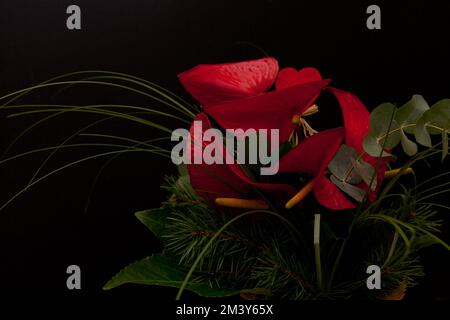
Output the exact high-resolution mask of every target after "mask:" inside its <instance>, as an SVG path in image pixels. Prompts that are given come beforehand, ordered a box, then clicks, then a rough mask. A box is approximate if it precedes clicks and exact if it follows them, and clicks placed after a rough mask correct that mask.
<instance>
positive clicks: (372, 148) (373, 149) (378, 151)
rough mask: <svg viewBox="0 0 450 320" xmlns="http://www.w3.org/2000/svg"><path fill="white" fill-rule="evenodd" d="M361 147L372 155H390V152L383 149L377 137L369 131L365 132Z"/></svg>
mask: <svg viewBox="0 0 450 320" xmlns="http://www.w3.org/2000/svg"><path fill="white" fill-rule="evenodd" d="M363 148H364V151H366V152H367V153H368V154H369V155H371V156H372V157H379V156H381V157H388V156H390V155H391V154H390V153H387V152H386V151H384V150H383V148H382V147H381V146H380V144H379V142H378V140H377V138H376V137H375V136H374V135H372V134H371V133H369V134H367V135H366V136H365V137H364V140H363Z"/></svg>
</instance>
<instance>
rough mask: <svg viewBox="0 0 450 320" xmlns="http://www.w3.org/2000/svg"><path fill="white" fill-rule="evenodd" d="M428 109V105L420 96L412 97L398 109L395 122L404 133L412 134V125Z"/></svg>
mask: <svg viewBox="0 0 450 320" xmlns="http://www.w3.org/2000/svg"><path fill="white" fill-rule="evenodd" d="M428 109H430V107H429V106H428V103H427V102H426V101H425V99H424V98H423V97H422V96H421V95H414V96H413V97H412V98H411V100H410V101H408V102H407V103H405V104H404V105H403V106H402V107H400V108H399V109H398V110H397V112H396V114H395V120H397V122H398V123H399V125H400V127H401V128H402V129H403V131H405V132H406V133H413V132H414V125H415V124H416V123H417V120H419V118H420V117H421V116H422V115H423V113H424V112H425V111H427V110H428Z"/></svg>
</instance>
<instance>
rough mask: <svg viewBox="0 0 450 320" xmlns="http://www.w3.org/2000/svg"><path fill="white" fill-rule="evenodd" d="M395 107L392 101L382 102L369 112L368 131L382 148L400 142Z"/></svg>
mask: <svg viewBox="0 0 450 320" xmlns="http://www.w3.org/2000/svg"><path fill="white" fill-rule="evenodd" d="M396 111H397V108H396V107H395V106H394V105H393V104H392V103H383V104H381V105H379V106H378V107H376V108H375V109H374V110H373V111H372V113H371V114H370V133H371V134H372V135H373V136H374V137H375V138H376V139H377V142H378V144H379V145H380V146H381V147H384V148H394V147H395V146H397V145H398V144H399V143H400V139H401V135H400V125H399V123H398V122H397V120H395V113H396Z"/></svg>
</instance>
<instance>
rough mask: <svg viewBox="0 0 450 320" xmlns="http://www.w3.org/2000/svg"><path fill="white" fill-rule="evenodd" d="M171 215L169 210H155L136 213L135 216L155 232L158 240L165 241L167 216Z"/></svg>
mask: <svg viewBox="0 0 450 320" xmlns="http://www.w3.org/2000/svg"><path fill="white" fill-rule="evenodd" d="M169 213H170V209H169V208H154V209H149V210H144V211H139V212H136V213H135V216H136V217H137V218H138V219H139V221H141V222H142V223H143V224H144V225H145V226H146V227H147V228H149V229H150V231H151V232H153V233H154V234H155V235H156V236H157V237H158V239H160V240H163V236H164V235H165V234H167V231H168V230H167V227H166V226H167V216H168V215H169Z"/></svg>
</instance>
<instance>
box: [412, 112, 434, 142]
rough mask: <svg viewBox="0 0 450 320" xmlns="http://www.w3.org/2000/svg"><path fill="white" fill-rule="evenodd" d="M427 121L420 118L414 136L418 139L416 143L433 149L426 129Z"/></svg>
mask: <svg viewBox="0 0 450 320" xmlns="http://www.w3.org/2000/svg"><path fill="white" fill-rule="evenodd" d="M425 124H426V123H425V119H424V117H422V118H420V119H419V121H417V124H416V127H415V128H414V136H415V137H416V141H417V142H418V143H420V144H421V145H423V146H425V147H428V148H431V145H432V143H431V137H430V134H429V133H428V131H427V128H426V127H425Z"/></svg>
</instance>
